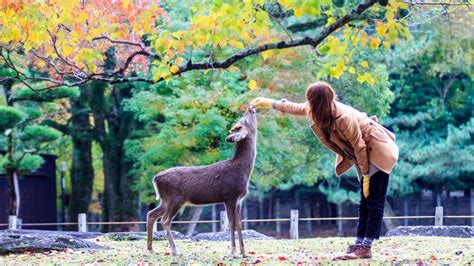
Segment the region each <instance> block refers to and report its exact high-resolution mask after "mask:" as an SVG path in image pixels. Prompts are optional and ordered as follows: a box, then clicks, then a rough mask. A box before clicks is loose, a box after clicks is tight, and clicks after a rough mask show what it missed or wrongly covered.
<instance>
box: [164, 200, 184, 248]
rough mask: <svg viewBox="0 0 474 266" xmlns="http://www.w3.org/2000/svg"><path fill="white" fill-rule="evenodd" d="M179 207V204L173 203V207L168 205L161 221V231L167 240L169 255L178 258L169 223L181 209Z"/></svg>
mask: <svg viewBox="0 0 474 266" xmlns="http://www.w3.org/2000/svg"><path fill="white" fill-rule="evenodd" d="M181 205H182V204H181V203H174V204H173V205H170V207H169V208H168V210H167V211H166V213H165V214H164V216H163V218H162V219H161V224H162V225H163V229H164V230H165V234H166V238H167V239H168V243H169V244H170V248H171V253H172V254H173V256H178V252H177V251H176V245H175V244H174V239H173V235H172V234H171V221H172V220H173V218H174V216H175V215H176V214H177V213H178V211H179V209H180V208H181Z"/></svg>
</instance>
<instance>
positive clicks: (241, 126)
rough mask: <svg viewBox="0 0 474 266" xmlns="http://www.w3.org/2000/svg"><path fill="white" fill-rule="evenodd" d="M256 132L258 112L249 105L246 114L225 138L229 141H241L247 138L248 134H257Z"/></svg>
mask: <svg viewBox="0 0 474 266" xmlns="http://www.w3.org/2000/svg"><path fill="white" fill-rule="evenodd" d="M256 133H257V112H256V111H255V109H254V108H252V107H248V108H247V111H246V112H245V114H244V116H243V117H242V118H241V119H240V120H239V122H237V124H235V126H233V127H232V129H231V130H230V131H229V135H228V136H227V137H226V138H225V140H226V141H227V142H239V141H242V140H243V139H245V138H247V136H248V135H251V136H255V134H256Z"/></svg>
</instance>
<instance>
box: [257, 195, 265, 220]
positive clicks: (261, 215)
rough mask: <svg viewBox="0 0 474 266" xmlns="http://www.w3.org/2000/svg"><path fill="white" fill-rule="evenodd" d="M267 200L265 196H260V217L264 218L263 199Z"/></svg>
mask: <svg viewBox="0 0 474 266" xmlns="http://www.w3.org/2000/svg"><path fill="white" fill-rule="evenodd" d="M264 200H265V198H264V197H259V198H258V219H264V218H265V216H264V212H263V201H264Z"/></svg>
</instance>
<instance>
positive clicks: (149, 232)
mask: <svg viewBox="0 0 474 266" xmlns="http://www.w3.org/2000/svg"><path fill="white" fill-rule="evenodd" d="M164 213H165V208H164V207H163V204H160V206H158V207H156V208H154V209H153V210H151V211H149V212H148V213H147V215H146V247H147V249H148V250H150V251H151V250H153V248H152V243H153V225H154V224H155V222H156V220H158V219H159V218H160V217H161V216H163V214H164Z"/></svg>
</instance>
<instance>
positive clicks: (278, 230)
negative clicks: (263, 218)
mask: <svg viewBox="0 0 474 266" xmlns="http://www.w3.org/2000/svg"><path fill="white" fill-rule="evenodd" d="M275 218H276V219H280V198H279V197H277V198H276V199H275ZM275 224H276V233H277V235H280V233H281V226H280V221H276V223H275Z"/></svg>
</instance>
